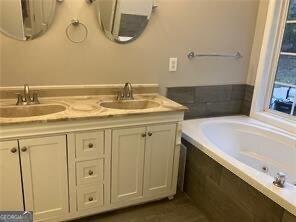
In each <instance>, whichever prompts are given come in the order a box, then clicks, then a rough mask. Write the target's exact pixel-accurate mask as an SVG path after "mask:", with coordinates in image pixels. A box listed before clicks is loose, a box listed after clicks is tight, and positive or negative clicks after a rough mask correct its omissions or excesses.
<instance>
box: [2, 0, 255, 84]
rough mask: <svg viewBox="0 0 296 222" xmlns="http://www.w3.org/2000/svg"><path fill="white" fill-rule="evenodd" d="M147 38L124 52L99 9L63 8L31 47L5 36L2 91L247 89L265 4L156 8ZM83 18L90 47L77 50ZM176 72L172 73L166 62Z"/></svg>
mask: <svg viewBox="0 0 296 222" xmlns="http://www.w3.org/2000/svg"><path fill="white" fill-rule="evenodd" d="M157 2H158V5H159V7H158V8H157V9H156V11H155V13H154V14H153V16H152V17H151V22H150V23H149V25H148V27H147V29H146V30H145V32H144V34H143V35H142V36H141V37H140V38H139V39H138V40H136V41H135V42H133V43H130V44H127V45H118V44H115V43H113V42H111V41H110V40H108V39H107V38H105V37H104V35H103V34H102V33H101V31H100V30H99V26H98V24H97V22H96V17H95V11H94V6H90V5H87V4H86V3H85V1H83V0H65V1H64V3H62V4H60V5H59V4H58V10H57V15H56V18H55V22H54V23H53V25H52V27H51V29H50V30H49V31H48V32H47V33H46V35H44V36H42V37H41V38H38V39H35V40H33V41H30V42H21V41H16V40H13V39H10V38H7V37H6V36H4V35H3V34H0V47H1V48H0V49H1V57H0V61H1V73H0V74H1V86H10V85H22V84H24V83H25V82H26V83H29V84H32V85H49V84H104V83H122V82H126V81H131V82H134V83H159V84H161V86H162V87H165V86H190V85H211V84H227V83H246V81H247V74H248V67H249V58H250V53H251V49H252V43H253V39H254V33H255V25H256V18H257V9H258V2H259V0H158V1H157ZM77 17H78V18H79V19H80V20H81V22H83V23H85V24H86V25H87V27H88V29H89V36H88V39H87V40H86V41H85V42H83V43H81V44H73V43H71V42H70V41H69V40H68V39H67V38H66V35H65V28H66V27H67V25H68V24H69V22H70V20H71V19H72V18H77ZM188 49H194V50H196V51H199V52H217V53H219V52H221V53H223V52H236V51H240V52H241V53H242V55H243V58H242V59H241V60H238V61H237V60H234V59H217V58H199V59H194V60H192V61H189V60H188V59H187V57H186V54H187V52H188ZM169 57H178V59H179V65H178V71H177V72H174V73H170V72H168V58H169Z"/></svg>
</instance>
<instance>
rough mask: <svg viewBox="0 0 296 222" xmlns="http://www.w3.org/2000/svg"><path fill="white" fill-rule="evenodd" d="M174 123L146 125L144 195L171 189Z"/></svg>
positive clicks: (156, 193)
mask: <svg viewBox="0 0 296 222" xmlns="http://www.w3.org/2000/svg"><path fill="white" fill-rule="evenodd" d="M175 134H176V124H167V125H157V126H149V127H147V139H146V148H145V169H144V175H145V176H144V196H153V195H158V194H161V193H164V192H167V191H169V190H170V189H171V184H172V174H173V162H174V150H175Z"/></svg>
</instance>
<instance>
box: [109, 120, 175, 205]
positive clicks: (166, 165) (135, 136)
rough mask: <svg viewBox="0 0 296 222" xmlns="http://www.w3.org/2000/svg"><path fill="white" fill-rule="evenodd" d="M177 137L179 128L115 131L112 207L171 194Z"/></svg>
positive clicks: (113, 141) (113, 138)
mask: <svg viewBox="0 0 296 222" xmlns="http://www.w3.org/2000/svg"><path fill="white" fill-rule="evenodd" d="M175 137H176V124H164V125H152V126H147V127H131V128H125V129H116V130H113V132H112V185H111V186H112V188H111V197H112V198H111V201H112V203H117V202H128V201H133V200H136V199H140V198H149V197H153V196H157V195H161V194H166V193H168V192H170V190H171V188H172V176H173V164H174V154H175Z"/></svg>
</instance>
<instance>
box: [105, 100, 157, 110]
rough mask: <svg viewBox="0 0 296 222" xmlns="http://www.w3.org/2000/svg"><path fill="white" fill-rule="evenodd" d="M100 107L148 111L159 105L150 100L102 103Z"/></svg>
mask: <svg viewBox="0 0 296 222" xmlns="http://www.w3.org/2000/svg"><path fill="white" fill-rule="evenodd" d="M100 106H102V107H105V108H109V109H125V110H133V109H150V108H155V107H159V106H160V104H159V103H157V102H153V101H150V100H126V101H112V102H103V103H101V104H100Z"/></svg>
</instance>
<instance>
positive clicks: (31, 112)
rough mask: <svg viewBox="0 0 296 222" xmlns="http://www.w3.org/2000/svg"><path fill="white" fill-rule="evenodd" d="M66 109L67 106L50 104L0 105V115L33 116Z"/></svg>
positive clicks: (8, 116)
mask: <svg viewBox="0 0 296 222" xmlns="http://www.w3.org/2000/svg"><path fill="white" fill-rule="evenodd" d="M64 110H66V107H65V106H62V105H56V104H50V105H29V106H7V107H0V117H2V118H20V117H32V116H44V115H48V114H53V113H58V112H62V111H64Z"/></svg>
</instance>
